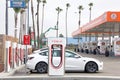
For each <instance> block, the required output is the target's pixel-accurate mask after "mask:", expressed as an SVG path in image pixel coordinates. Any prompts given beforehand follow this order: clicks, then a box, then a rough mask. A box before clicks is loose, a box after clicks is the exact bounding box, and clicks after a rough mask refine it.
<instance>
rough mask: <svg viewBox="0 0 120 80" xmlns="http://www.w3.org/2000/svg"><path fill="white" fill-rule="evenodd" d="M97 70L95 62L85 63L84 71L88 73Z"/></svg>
mask: <svg viewBox="0 0 120 80" xmlns="http://www.w3.org/2000/svg"><path fill="white" fill-rule="evenodd" d="M97 70H98V66H97V64H96V63H95V62H88V63H87V64H86V68H85V71H86V72H89V73H94V72H96V71H97Z"/></svg>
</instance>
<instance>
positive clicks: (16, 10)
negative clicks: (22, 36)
mask: <svg viewBox="0 0 120 80" xmlns="http://www.w3.org/2000/svg"><path fill="white" fill-rule="evenodd" d="M20 9H21V8H13V10H14V11H15V14H14V18H15V32H14V37H15V38H17V21H18V13H19V12H20Z"/></svg>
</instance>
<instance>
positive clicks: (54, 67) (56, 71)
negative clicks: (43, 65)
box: [48, 38, 66, 76]
mask: <svg viewBox="0 0 120 80" xmlns="http://www.w3.org/2000/svg"><path fill="white" fill-rule="evenodd" d="M65 46H66V39H65V38H48V47H49V55H48V56H49V59H48V63H49V70H48V71H49V72H48V75H50V76H63V75H64V73H65V70H64V69H65ZM55 49H57V50H59V51H57V52H56V51H55Z"/></svg>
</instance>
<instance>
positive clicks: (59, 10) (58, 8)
mask: <svg viewBox="0 0 120 80" xmlns="http://www.w3.org/2000/svg"><path fill="white" fill-rule="evenodd" d="M56 11H57V24H56V28H57V33H56V37H58V25H59V13H60V12H61V11H62V9H61V8H60V7H57V8H56Z"/></svg>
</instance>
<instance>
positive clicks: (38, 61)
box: [27, 48, 103, 73]
mask: <svg viewBox="0 0 120 80" xmlns="http://www.w3.org/2000/svg"><path fill="white" fill-rule="evenodd" d="M59 52H60V49H57V48H56V49H55V50H54V52H53V55H54V58H55V59H57V58H60V55H59ZM55 61H56V60H54V61H53V62H55ZM58 64H59V62H58ZM27 68H28V69H29V70H30V71H33V70H36V71H37V72H39V73H45V72H47V71H48V49H45V50H41V51H37V52H36V53H35V52H34V54H31V55H29V56H28V61H27ZM102 69H103V62H101V61H99V60H97V59H94V58H88V57H82V56H81V55H79V54H78V53H75V52H73V51H70V50H66V51H65V71H85V72H89V73H93V72H97V71H100V70H102Z"/></svg>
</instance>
